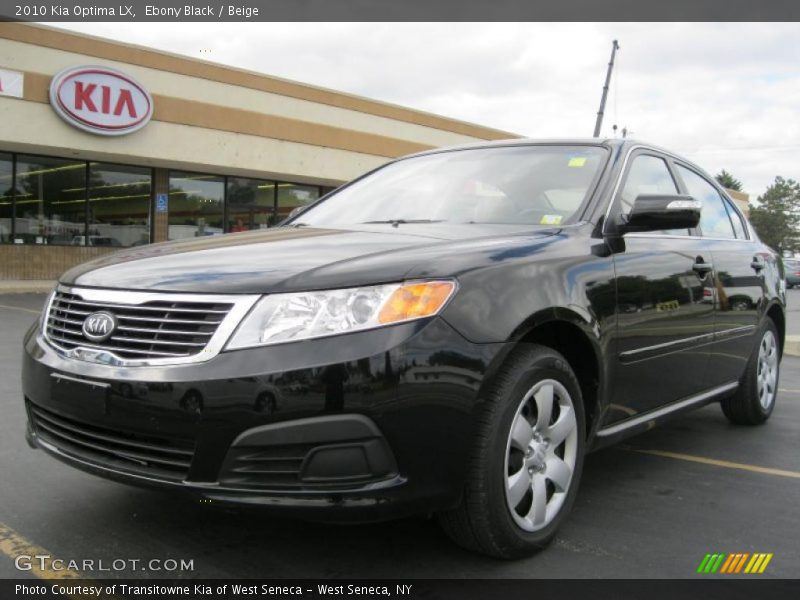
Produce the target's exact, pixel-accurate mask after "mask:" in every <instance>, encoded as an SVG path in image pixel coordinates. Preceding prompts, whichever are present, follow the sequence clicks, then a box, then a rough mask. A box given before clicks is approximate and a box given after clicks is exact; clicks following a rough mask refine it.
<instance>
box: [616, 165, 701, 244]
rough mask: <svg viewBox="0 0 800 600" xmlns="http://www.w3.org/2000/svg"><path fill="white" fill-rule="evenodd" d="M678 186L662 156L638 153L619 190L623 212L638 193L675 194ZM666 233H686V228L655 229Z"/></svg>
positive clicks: (630, 205) (628, 209) (627, 209)
mask: <svg viewBox="0 0 800 600" xmlns="http://www.w3.org/2000/svg"><path fill="white" fill-rule="evenodd" d="M677 193H678V186H677V185H675V181H674V180H673V179H672V175H671V174H670V172H669V168H668V167H667V163H666V161H665V160H664V159H663V158H658V157H657V156H649V155H647V154H640V155H639V156H637V157H636V158H634V159H633V163H632V164H631V166H630V169H628V175H627V177H626V179H625V185H624V186H623V187H622V192H620V203H621V209H622V213H623V214H627V213H629V212H630V211H631V209H632V208H633V201H634V200H636V197H637V196H638V195H640V194H677ZM654 233H663V234H667V235H688V234H689V230H688V229H669V230H664V231H657V232H654Z"/></svg>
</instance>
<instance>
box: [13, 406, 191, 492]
mask: <svg viewBox="0 0 800 600" xmlns="http://www.w3.org/2000/svg"><path fill="white" fill-rule="evenodd" d="M28 409H29V410H28V414H29V415H30V418H31V421H32V423H33V427H34V430H35V431H36V435H37V436H38V437H40V438H41V439H42V440H43V441H45V442H48V443H50V444H51V445H53V446H55V447H56V448H58V449H59V450H62V451H63V452H65V453H67V454H70V455H73V456H77V457H78V458H82V459H84V460H88V461H89V462H93V463H96V464H100V465H103V466H107V467H110V468H114V469H116V470H120V471H128V472H131V473H137V474H140V475H148V476H155V477H158V478H159V479H168V480H171V481H183V480H184V479H185V478H186V475H187V473H188V472H189V465H190V464H191V462H192V456H193V455H194V447H195V442H194V440H189V439H180V438H168V437H161V436H156V435H140V434H136V433H125V432H121V431H115V430H112V429H107V428H104V427H98V426H95V425H88V424H85V423H81V422H79V421H76V420H74V419H68V418H66V417H62V416H60V415H57V414H55V413H53V412H51V411H48V410H45V409H43V408H41V407H39V406H35V405H33V404H30V403H29V404H28Z"/></svg>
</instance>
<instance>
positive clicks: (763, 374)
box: [756, 330, 778, 410]
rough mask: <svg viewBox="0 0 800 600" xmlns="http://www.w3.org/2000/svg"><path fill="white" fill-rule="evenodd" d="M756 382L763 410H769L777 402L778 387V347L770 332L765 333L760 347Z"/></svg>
mask: <svg viewBox="0 0 800 600" xmlns="http://www.w3.org/2000/svg"><path fill="white" fill-rule="evenodd" d="M756 381H757V384H758V401H759V402H760V403H761V408H763V409H764V410H768V409H769V407H770V406H771V405H772V403H773V402H774V401H775V393H776V392H777V387H778V345H777V344H776V342H775V335H774V334H773V333H772V332H771V331H769V330H767V331H765V332H764V337H762V338H761V344H760V345H759V347H758V372H757V374H756Z"/></svg>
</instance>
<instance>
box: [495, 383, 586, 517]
mask: <svg viewBox="0 0 800 600" xmlns="http://www.w3.org/2000/svg"><path fill="white" fill-rule="evenodd" d="M577 454H578V423H577V421H576V418H575V408H574V406H573V402H572V397H571V396H570V394H569V392H568V391H567V389H566V388H565V387H564V386H563V385H562V384H561V383H559V382H558V381H556V380H555V379H544V380H542V381H540V382H538V383H537V384H536V385H534V386H533V387H532V388H531V389H530V390H528V392H527V393H526V394H525V396H524V397H523V398H522V401H521V402H520V404H519V407H518V408H517V412H516V414H515V415H514V419H513V421H512V423H511V431H510V432H509V434H508V442H507V443H506V460H505V473H504V474H505V482H506V502H507V504H508V509H509V511H510V513H511V516H512V517H513V518H514V521H515V522H516V523H517V525H518V526H519V527H521V528H522V529H524V530H526V531H537V530H539V529H542V528H543V527H546V526H547V525H549V524H550V523H551V522H552V520H553V519H554V518H555V517H556V515H557V514H558V512H559V510H560V509H561V506H562V505H563V504H564V501H565V499H566V496H567V491H568V490H569V486H570V483H571V481H572V474H573V472H574V470H575V462H576V460H577Z"/></svg>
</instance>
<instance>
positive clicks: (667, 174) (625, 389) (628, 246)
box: [604, 151, 714, 425]
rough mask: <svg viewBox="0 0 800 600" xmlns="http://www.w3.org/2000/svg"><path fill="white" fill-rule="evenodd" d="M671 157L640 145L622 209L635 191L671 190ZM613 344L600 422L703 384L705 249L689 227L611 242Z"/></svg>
mask: <svg viewBox="0 0 800 600" xmlns="http://www.w3.org/2000/svg"><path fill="white" fill-rule="evenodd" d="M672 168H673V167H672V164H671V161H670V160H669V159H668V158H666V157H664V156H660V155H658V154H657V153H651V152H649V151H639V153H638V154H634V155H633V156H632V157H631V159H630V160H629V164H628V167H627V170H626V173H625V175H624V180H623V182H622V185H621V186H620V188H619V189H620V191H619V193H618V194H617V197H616V198H615V200H614V202H615V203H616V204H615V207H614V208H615V210H616V211H618V212H621V213H627V212H628V211H629V210H630V208H631V207H632V205H633V201H634V199H635V198H636V197H637V196H638V195H639V194H659V193H660V194H676V193H678V186H677V184H676V178H675V176H674V174H673V170H672ZM618 244H619V247H618V248H616V249H615V254H614V266H615V271H616V273H615V278H616V288H617V344H616V347H617V351H616V362H615V365H614V374H613V378H612V380H611V381H612V384H611V388H612V389H611V396H612V401H611V405H610V407H609V409H608V412H607V413H606V415H605V419H604V424H606V425H608V424H610V423H613V422H616V421H620V420H623V419H626V418H630V417H635V416H638V415H641V414H643V413H646V412H648V411H651V410H653V409H656V408H658V407H660V406H662V405H664V404H667V403H670V402H674V401H677V400H681V399H683V398H687V397H690V396H692V395H694V394H698V393H700V392H702V391H703V390H705V389H706V387H707V369H708V361H709V348H710V344H711V342H712V340H713V336H714V331H713V328H714V292H713V287H714V285H713V273H712V272H711V269H712V267H711V264H712V257H711V252H710V251H709V249H708V247H707V246H706V245H705V242H704V241H703V239H702V238H700V237H698V236H697V235H694V232H692V231H689V230H686V229H684V230H669V231H662V232H651V233H634V234H626V235H625V236H624V237H623V238H622V240H619V241H618Z"/></svg>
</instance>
